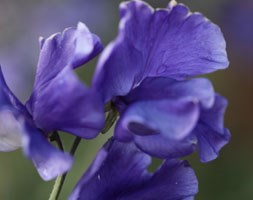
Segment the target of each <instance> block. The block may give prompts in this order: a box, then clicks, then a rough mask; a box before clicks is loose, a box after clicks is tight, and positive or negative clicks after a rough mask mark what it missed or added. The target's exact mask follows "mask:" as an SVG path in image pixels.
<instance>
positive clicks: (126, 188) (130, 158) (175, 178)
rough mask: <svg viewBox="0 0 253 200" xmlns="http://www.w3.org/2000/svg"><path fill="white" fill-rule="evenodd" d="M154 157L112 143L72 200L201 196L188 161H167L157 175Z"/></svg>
mask: <svg viewBox="0 0 253 200" xmlns="http://www.w3.org/2000/svg"><path fill="white" fill-rule="evenodd" d="M150 163H151V157H150V156H148V155H147V154H145V153H142V152H140V151H139V149H137V148H136V146H135V145H134V144H132V143H120V142H117V141H115V140H114V139H110V140H109V141H108V142H107V143H106V144H105V145H104V147H103V148H102V149H100V151H99V152H98V154H97V156H96V158H95V160H94V161H93V163H92V164H91V166H90V167H89V169H88V170H87V172H86V173H85V174H84V175H83V177H82V178H81V179H80V181H79V182H78V184H77V185H76V187H75V189H74V191H73V193H72V194H71V196H70V198H69V199H70V200H78V199H79V200H82V199H89V200H107V199H121V200H136V199H146V200H152V199H162V200H176V199H181V200H186V199H187V200H188V199H193V198H194V195H195V194H196V193H197V192H198V182H197V179H196V176H195V174H194V171H193V170H192V169H191V167H190V166H189V164H188V163H187V162H186V161H182V162H181V161H177V160H166V161H165V162H164V163H163V164H162V165H161V166H160V167H159V168H158V169H157V170H156V171H155V172H154V173H150V172H148V170H147V167H148V166H149V164H150Z"/></svg>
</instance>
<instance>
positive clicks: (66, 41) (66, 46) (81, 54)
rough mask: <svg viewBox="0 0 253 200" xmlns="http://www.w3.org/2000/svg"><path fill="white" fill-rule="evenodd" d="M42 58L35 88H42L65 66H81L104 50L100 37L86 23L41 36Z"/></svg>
mask: <svg viewBox="0 0 253 200" xmlns="http://www.w3.org/2000/svg"><path fill="white" fill-rule="evenodd" d="M40 47H41V52H40V58H39V62H38V68H37V73H36V79H35V85H34V90H35V91H36V90H41V89H42V88H43V86H44V85H45V84H47V83H48V82H49V81H50V80H52V79H53V78H54V77H55V76H57V74H58V73H59V72H60V71H62V69H63V68H65V67H71V68H76V67H79V66H81V65H83V64H85V63H86V62H88V61H89V60H90V59H92V58H93V57H94V56H96V55H97V54H98V53H100V51H101V50H102V44H101V42H100V39H99V38H98V37H97V36H96V35H95V34H92V33H91V32H90V31H89V29H88V28H87V27H86V25H85V24H83V23H81V22H79V23H78V25H77V28H68V29H65V30H64V31H63V32H62V33H56V34H54V35H52V36H50V37H49V38H47V39H43V38H40Z"/></svg>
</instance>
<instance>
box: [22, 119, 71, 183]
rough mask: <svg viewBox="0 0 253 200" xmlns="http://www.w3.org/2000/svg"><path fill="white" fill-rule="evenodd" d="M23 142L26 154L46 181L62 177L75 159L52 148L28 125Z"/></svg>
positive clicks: (25, 125) (41, 135)
mask: <svg viewBox="0 0 253 200" xmlns="http://www.w3.org/2000/svg"><path fill="white" fill-rule="evenodd" d="M22 142H23V150H24V154H25V155H26V156H27V157H28V158H29V159H31V160H32V162H33V164H34V165H35V167H36V168H37V171H38V172H39V175H40V176H41V177H42V178H43V179H44V180H45V181H48V180H51V179H53V178H55V177H57V176H59V175H62V174H63V173H65V172H67V171H68V170H69V169H70V168H71V166H72V163H73V158H72V157H71V156H70V155H69V154H67V153H64V152H62V151H60V150H58V149H56V148H54V147H53V146H51V145H50V144H49V142H48V141H47V138H46V137H45V136H44V135H43V134H42V133H41V132H40V131H38V130H37V129H36V128H34V127H33V126H31V125H29V124H28V123H25V124H24V131H23V135H22Z"/></svg>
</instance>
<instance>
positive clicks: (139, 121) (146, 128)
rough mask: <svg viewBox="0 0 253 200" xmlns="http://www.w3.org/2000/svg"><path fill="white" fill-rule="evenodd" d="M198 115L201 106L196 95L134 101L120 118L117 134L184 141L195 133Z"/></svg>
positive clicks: (124, 138) (120, 135)
mask: <svg viewBox="0 0 253 200" xmlns="http://www.w3.org/2000/svg"><path fill="white" fill-rule="evenodd" d="M198 117H199V105H198V102H196V101H195V99H194V98H185V99H180V100H157V101H155V100H154V101H140V102H136V103H133V104H131V105H130V106H129V107H128V108H127V109H126V111H125V112H124V113H123V115H122V116H121V117H120V119H119V121H118V123H117V125H116V128H115V137H116V138H117V139H119V140H122V141H128V140H129V138H131V137H135V136H141V137H143V138H144V137H149V136H151V135H158V137H159V136H162V137H164V138H168V139H172V140H180V139H183V138H184V137H186V136H187V135H188V134H190V133H191V131H192V130H193V128H194V127H195V125H196V123H197V121H198ZM129 134H130V135H129ZM131 135H132V136H131Z"/></svg>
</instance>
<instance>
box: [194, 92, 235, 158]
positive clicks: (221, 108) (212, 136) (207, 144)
mask: <svg viewBox="0 0 253 200" xmlns="http://www.w3.org/2000/svg"><path fill="white" fill-rule="evenodd" d="M226 107H227V100H226V99H225V98H223V97H221V96H219V95H218V94H216V98H215V104H214V106H213V107H212V108H210V109H207V110H204V109H203V110H202V111H201V114H200V120H199V122H198V124H197V126H196V128H195V129H194V130H193V132H192V134H193V135H196V136H197V138H198V152H199V157H200V160H201V161H202V162H209V161H211V160H214V159H216V158H217V156H218V154H219V151H220V150H221V148H222V147H223V146H225V145H226V144H227V143H228V142H229V140H230V137H231V135H230V132H229V130H228V129H226V128H224V122H223V118H224V113H225V109H226Z"/></svg>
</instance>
